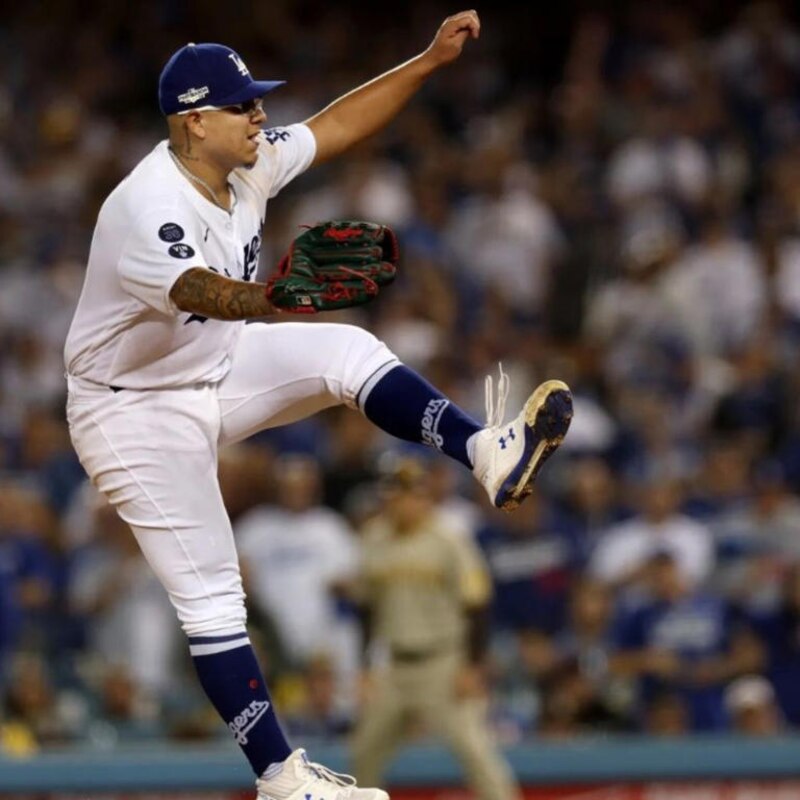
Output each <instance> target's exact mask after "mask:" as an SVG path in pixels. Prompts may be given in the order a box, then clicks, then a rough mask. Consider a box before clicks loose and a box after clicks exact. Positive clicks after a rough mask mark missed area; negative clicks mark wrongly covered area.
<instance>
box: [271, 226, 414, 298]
mask: <svg viewBox="0 0 800 800" xmlns="http://www.w3.org/2000/svg"><path fill="white" fill-rule="evenodd" d="M398 256H399V252H398V246H397V237H396V236H395V234H394V231H392V229H391V228H388V227H386V226H385V225H378V224H376V223H373V222H359V221H353V220H336V221H332V222H321V223H319V224H317V225H313V226H310V227H309V228H308V229H307V230H306V231H304V232H303V233H301V234H300V235H299V236H298V237H297V238H296V239H295V240H294V241H293V242H292V246H291V247H290V248H289V252H288V253H286V255H285V256H284V257H283V258H282V259H281V260H280V263H279V264H278V271H277V274H275V275H273V276H272V277H271V278H270V279H269V280H268V281H267V289H266V292H267V299H268V300H269V301H270V303H271V304H272V305H273V306H275V307H277V308H279V309H281V310H282V311H290V312H293V313H298V314H315V313H317V312H318V311H331V310H334V309H337V308H349V307H350V306H358V305H361V304H362V303H366V302H368V301H369V300H372V298H373V297H375V295H377V294H378V289H379V288H380V287H381V286H386V285H388V284H390V283H391V282H392V281H393V280H394V277H395V274H396V272H397V261H398Z"/></svg>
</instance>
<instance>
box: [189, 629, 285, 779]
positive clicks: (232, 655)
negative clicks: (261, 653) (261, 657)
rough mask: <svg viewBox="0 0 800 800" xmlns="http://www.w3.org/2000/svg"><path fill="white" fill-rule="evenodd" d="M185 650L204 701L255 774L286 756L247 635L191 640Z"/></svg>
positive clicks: (200, 637) (204, 637)
mask: <svg viewBox="0 0 800 800" xmlns="http://www.w3.org/2000/svg"><path fill="white" fill-rule="evenodd" d="M189 651H190V652H191V654H192V661H194V666H195V669H196V670H197V674H198V676H199V677H200V683H201V685H202V686H203V689H204V690H205V693H206V695H207V696H208V699H209V700H210V701H211V702H212V703H213V704H214V708H216V709H217V711H218V712H219V714H220V716H221V717H222V719H224V720H225V722H226V724H227V725H228V728H229V729H230V731H231V733H232V734H233V738H234V739H236V741H237V742H238V744H239V746H240V747H241V748H242V750H244V754H245V755H246V756H247V760H248V761H249V762H250V764H251V766H252V767H253V769H254V770H255V773H256V775H257V776H259V777H260V776H261V774H262V773H263V772H264V770H265V769H266V768H267V767H268V766H269V765H270V764H275V763H277V762H279V761H284V760H285V759H286V758H287V757H288V756H289V755H290V754H291V752H292V751H291V748H290V747H289V744H288V742H287V741H286V737H285V736H284V735H283V731H282V730H281V728H280V725H279V724H278V719H277V717H276V716H275V712H274V710H273V707H272V702H271V700H270V696H269V694H268V692H267V687H266V684H265V683H264V677H263V676H262V674H261V669H260V668H259V666H258V662H257V661H256V657H255V653H254V652H253V648H252V646H251V645H250V640H249V639H248V638H247V634H246V633H245V632H244V631H242V632H241V633H235V634H229V635H227V636H191V637H190V638H189Z"/></svg>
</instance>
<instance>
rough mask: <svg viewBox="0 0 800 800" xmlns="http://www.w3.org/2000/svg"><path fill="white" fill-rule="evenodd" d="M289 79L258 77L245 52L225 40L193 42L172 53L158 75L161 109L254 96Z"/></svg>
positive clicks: (227, 103)
mask: <svg viewBox="0 0 800 800" xmlns="http://www.w3.org/2000/svg"><path fill="white" fill-rule="evenodd" d="M285 82H286V81H254V80H253V79H252V77H251V76H250V70H249V69H247V67H246V66H245V63H244V61H242V58H241V56H240V55H239V54H238V53H236V52H235V51H234V50H231V48H230V47H225V45H223V44H212V43H204V44H195V43H194V42H190V43H189V44H187V45H185V46H184V47H181V49H180V50H177V51H176V52H175V53H173V54H172V56H171V58H170V59H169V61H167V63H166V64H165V66H164V69H163V70H161V76H160V77H159V79H158V104H159V106H160V107H161V113H162V114H165V115H167V116H169V115H170V114H180V113H181V112H182V111H183V112H186V111H196V110H198V109H202V108H209V107H212V108H220V107H222V106H230V105H234V104H235V103H243V102H245V101H246V100H254V99H255V98H256V97H261V96H263V95H265V94H266V93H267V92H271V91H272V90H273V89H275V88H277V87H278V86H282V85H283V84H284V83H285Z"/></svg>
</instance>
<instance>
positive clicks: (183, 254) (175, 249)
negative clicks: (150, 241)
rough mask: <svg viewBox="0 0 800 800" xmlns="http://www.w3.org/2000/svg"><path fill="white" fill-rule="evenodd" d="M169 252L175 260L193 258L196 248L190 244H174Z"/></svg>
mask: <svg viewBox="0 0 800 800" xmlns="http://www.w3.org/2000/svg"><path fill="white" fill-rule="evenodd" d="M167 252H168V253H169V254H170V255H171V256H172V257H173V258H191V257H192V256H193V255H194V248H193V247H190V246H189V245H188V244H173V245H172V246H171V247H170V248H169V250H167Z"/></svg>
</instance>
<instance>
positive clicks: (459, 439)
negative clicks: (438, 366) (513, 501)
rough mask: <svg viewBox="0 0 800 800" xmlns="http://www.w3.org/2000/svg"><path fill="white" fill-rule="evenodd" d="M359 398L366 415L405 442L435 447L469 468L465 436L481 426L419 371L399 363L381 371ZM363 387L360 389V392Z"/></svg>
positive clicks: (468, 435) (469, 461) (469, 435)
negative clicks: (365, 394)
mask: <svg viewBox="0 0 800 800" xmlns="http://www.w3.org/2000/svg"><path fill="white" fill-rule="evenodd" d="M365 389H367V390H368V391H369V394H367V396H366V399H360V402H361V407H362V408H363V410H364V414H365V415H366V417H367V419H369V420H371V421H372V422H374V423H375V424H376V425H377V426H378V427H379V428H381V429H383V430H385V431H386V432H387V433H391V434H392V436H396V437H397V438H398V439H405V440H406V441H407V442H419V443H420V444H427V445H429V446H430V447H435V448H436V449H437V450H441V451H442V452H443V453H447V455H449V456H450V457H451V458H455V459H456V460H457V461H460V462H461V463H462V464H464V465H465V466H467V467H469V468H470V469H472V462H471V460H470V457H469V455H468V452H467V450H468V447H467V440H468V439H469V438H470V437H471V436H472V435H473V434H475V433H477V432H478V431H480V430H481V429H482V428H483V426H482V425H480V424H479V423H477V422H476V421H475V420H474V419H472V417H469V416H467V414H465V413H464V412H463V411H462V410H461V409H460V408H459V407H458V406H457V405H456V404H455V403H453V402H451V401H450V400H448V399H447V398H446V397H445V396H444V395H443V394H442V393H441V392H440V391H439V390H438V389H436V388H435V387H434V386H431V384H430V383H428V381H426V380H425V379H424V378H423V377H422V376H421V375H418V374H417V373H416V372H414V371H413V370H411V369H409V368H408V367H406V366H404V365H402V364H400V365H399V366H396V367H394V368H393V369H391V370H389V372H386V373H385V374H384V375H382V376H381V377H380V378H379V379H378V381H377V382H376V383H375V385H374V386H372V387H371V388H370V387H369V381H368V382H367V385H366V386H365ZM363 391H364V389H362V392H363Z"/></svg>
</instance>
